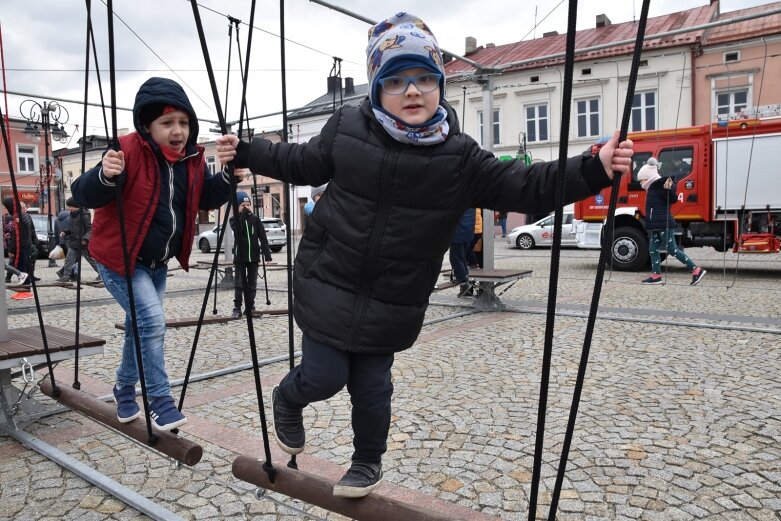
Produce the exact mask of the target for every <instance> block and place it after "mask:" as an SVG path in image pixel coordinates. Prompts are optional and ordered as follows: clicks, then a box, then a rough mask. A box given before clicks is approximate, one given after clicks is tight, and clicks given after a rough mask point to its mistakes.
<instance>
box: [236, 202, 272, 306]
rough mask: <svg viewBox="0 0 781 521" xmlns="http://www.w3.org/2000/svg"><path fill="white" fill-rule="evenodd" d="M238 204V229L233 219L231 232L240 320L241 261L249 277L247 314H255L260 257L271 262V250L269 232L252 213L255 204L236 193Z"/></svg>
mask: <svg viewBox="0 0 781 521" xmlns="http://www.w3.org/2000/svg"><path fill="white" fill-rule="evenodd" d="M236 202H237V203H238V204H239V226H238V229H237V227H236V218H235V217H231V218H230V226H231V230H233V240H234V245H233V255H234V266H235V268H236V269H235V270H234V272H235V275H234V280H235V290H234V295H233V315H232V316H233V318H240V317H241V301H242V299H243V295H244V288H243V286H242V277H241V272H240V271H239V268H240V267H241V263H240V262H239V260H240V259H241V260H242V261H243V264H244V272H245V273H246V275H247V290H248V293H249V295H248V299H249V300H247V302H246V304H247V305H246V306H245V308H244V309H245V310H246V311H247V313H252V311H253V310H254V309H255V293H256V292H257V288H258V263H259V262H260V254H261V252H262V253H263V258H264V259H265V261H266V262H271V249H270V248H269V245H268V239H267V238H266V229H265V228H263V222H262V221H261V220H260V219H258V216H257V215H255V214H254V213H252V202H251V200H250V198H249V195H247V193H246V192H236Z"/></svg>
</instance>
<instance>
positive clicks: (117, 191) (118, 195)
mask: <svg viewBox="0 0 781 521" xmlns="http://www.w3.org/2000/svg"><path fill="white" fill-rule="evenodd" d="M106 8H107V16H108V60H109V90H110V97H111V136H110V138H111V146H113V147H114V148H116V149H119V140H118V139H117V82H116V63H115V62H114V7H113V0H107V1H106ZM119 177H120V176H117V177H116V178H114V180H115V182H116V185H115V187H114V200H115V202H116V205H117V214H118V215H119V233H120V239H121V242H122V259H123V261H124V266H125V285H126V286H127V296H128V302H129V307H130V325H131V327H132V330H133V341H134V342H135V348H136V349H135V350H136V365H137V366H138V379H139V381H140V382H141V398H142V401H143V402H144V417H145V419H146V432H147V436H148V438H149V444H150V445H154V444H155V443H156V442H157V436H156V435H155V434H154V433H153V432H152V420H151V417H150V414H149V396H148V395H147V390H146V378H145V376H144V360H143V356H142V354H141V337H140V335H139V333H138V316H137V314H136V300H135V297H134V294H133V278H132V275H131V273H130V252H129V251H128V245H127V230H126V229H125V211H124V201H123V200H122V184H123V182H122V180H121V179H118V178H119Z"/></svg>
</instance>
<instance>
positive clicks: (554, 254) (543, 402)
mask: <svg viewBox="0 0 781 521" xmlns="http://www.w3.org/2000/svg"><path fill="white" fill-rule="evenodd" d="M577 18H578V1H577V0H570V1H569V14H568V18H567V20H568V24H567V48H566V57H565V60H564V87H563V89H562V93H561V132H560V134H559V135H560V136H561V139H560V141H559V164H558V167H559V169H558V173H557V175H556V196H555V205H554V208H555V217H554V226H553V245H552V246H551V263H550V266H551V267H550V277H549V283H548V311H547V315H546V322H545V344H544V348H543V356H542V374H541V376H540V400H539V403H538V406H537V433H536V435H535V446H534V468H533V471H532V483H531V495H530V497H529V520H530V521H534V520H535V519H536V518H537V495H538V492H539V486H540V474H541V468H542V451H543V447H544V442H545V414H546V411H547V407H548V386H549V381H550V366H551V358H552V356H553V329H554V326H555V322H556V296H557V292H558V282H559V260H560V258H561V232H562V230H563V225H562V223H563V220H564V188H565V186H564V185H565V180H566V175H567V145H568V140H567V136H569V121H570V108H571V103H570V99H571V98H572V74H573V69H574V68H575V37H576V36H577V27H576V23H577Z"/></svg>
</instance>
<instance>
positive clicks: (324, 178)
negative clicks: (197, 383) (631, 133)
mask: <svg viewBox="0 0 781 521" xmlns="http://www.w3.org/2000/svg"><path fill="white" fill-rule="evenodd" d="M367 69H368V78H369V96H368V99H366V100H364V101H363V103H362V104H361V105H360V107H352V106H343V107H341V108H340V109H339V110H337V111H336V113H334V114H333V115H332V116H331V118H330V119H329V120H328V122H327V123H326V124H325V126H324V127H323V129H322V131H321V132H320V134H319V135H318V136H315V137H314V138H312V139H311V140H310V141H309V142H307V143H303V144H294V143H276V144H272V143H271V142H270V141H267V140H265V139H258V138H256V139H253V140H252V142H251V143H249V144H248V143H246V142H243V141H240V140H239V139H238V138H237V137H236V136H222V137H220V138H218V139H217V144H218V147H217V153H218V156H219V158H220V161H222V163H223V164H224V163H226V162H228V161H230V160H234V164H235V166H236V167H246V166H249V168H250V170H252V172H253V173H255V174H261V173H262V174H263V175H265V176H270V177H273V178H275V179H281V180H284V181H285V182H288V183H292V184H297V185H311V186H318V185H321V184H324V183H326V182H329V185H328V195H327V196H326V197H323V198H322V199H321V200H320V202H319V203H318V204H317V207H316V209H315V211H314V212H313V213H312V215H311V217H310V219H309V221H308V223H307V226H306V229H305V230H304V234H303V237H302V238H301V242H300V245H299V250H298V254H297V255H296V260H295V268H294V269H295V277H294V281H293V282H294V292H295V299H294V309H293V312H294V315H295V319H296V322H297V324H298V326H299V327H300V328H301V330H302V331H303V343H302V351H303V357H302V360H301V364H300V365H298V366H297V367H295V368H294V369H293V370H292V371H290V372H289V373H288V374H287V375H286V376H285V377H284V378H283V379H282V381H281V382H280V384H279V386H278V387H276V388H275V389H274V390H273V391H272V409H273V415H274V429H275V432H276V439H277V444H279V445H280V447H281V448H282V449H283V450H285V451H286V452H288V453H290V454H297V453H300V452H301V451H303V450H304V444H305V432H304V424H303V416H302V411H303V409H304V408H305V407H306V406H307V405H308V404H310V403H312V402H315V401H319V400H325V399H327V398H329V397H331V396H333V395H334V394H336V393H337V392H339V391H340V390H341V389H342V388H344V387H345V385H346V386H347V390H348V392H349V393H350V399H351V402H352V407H353V409H352V427H353V432H354V439H353V445H354V448H355V450H354V452H353V455H352V463H351V465H350V468H349V470H347V472H346V473H345V475H344V476H343V477H342V479H341V480H339V482H338V483H337V484H336V486H335V487H334V490H333V493H334V495H335V496H339V497H350V498H354V497H362V496H365V495H366V494H368V493H369V492H371V491H372V490H373V489H374V488H375V487H377V485H378V484H379V483H380V480H381V479H382V455H383V454H384V453H385V451H386V449H387V437H388V430H389V428H390V420H391V395H392V394H393V383H392V380H391V367H392V366H393V360H394V355H395V353H397V352H399V351H403V350H405V349H408V348H409V347H411V346H412V345H413V344H414V343H415V340H416V339H417V337H418V334H419V333H420V330H421V327H422V325H423V319H424V314H425V311H426V307H427V306H428V299H429V296H430V295H431V292H432V291H433V288H434V285H435V283H436V280H437V278H438V276H439V272H440V269H441V267H442V261H443V256H444V254H445V252H446V251H447V249H448V247H449V245H450V239H451V237H452V236H453V232H454V231H455V229H456V226H457V224H458V221H459V219H460V218H461V216H462V215H463V214H464V212H465V211H466V210H467V208H492V209H496V210H499V211H514V212H524V213H528V212H541V211H550V210H552V209H553V205H554V196H555V193H554V187H555V175H556V172H557V169H558V163H557V162H555V161H554V162H550V163H536V164H533V165H530V166H526V165H524V164H523V162H521V161H499V160H498V159H497V158H496V157H494V155H493V154H491V153H490V152H488V151H485V150H482V149H481V148H480V145H478V144H477V143H476V142H475V140H474V139H472V138H471V137H470V136H468V135H466V134H464V133H462V132H461V131H460V129H459V127H458V120H457V117H456V114H455V112H454V111H453V110H452V108H451V107H450V106H449V105H448V104H447V102H446V101H445V100H444V85H445V83H444V82H445V70H444V66H443V62H442V54H441V52H440V50H439V46H438V45H437V41H436V38H435V37H434V35H433V34H432V33H431V31H430V30H429V28H428V27H427V26H426V24H425V23H424V22H423V21H422V20H420V19H419V18H417V17H415V16H414V15H412V14H409V13H399V14H397V15H395V16H392V17H391V18H388V19H387V20H385V21H383V22H380V23H379V24H377V25H375V26H374V27H372V28H371V29H370V30H369V45H368V47H367ZM617 135H618V133H616V134H615V135H614V136H613V138H612V139H611V140H610V141H609V142H608V143H607V145H606V146H604V147H603V148H602V149H601V150H600V151H599V155H598V156H594V157H592V156H591V155H581V156H577V157H574V158H571V159H569V160H568V161H567V165H566V179H565V180H564V182H565V183H566V188H567V189H566V196H567V199H568V202H572V201H576V200H579V199H583V198H585V197H587V196H589V195H590V194H595V193H597V192H599V191H600V190H601V189H602V188H605V187H607V186H609V185H610V182H611V179H612V176H613V172H612V171H613V170H617V171H621V172H626V171H628V170H629V165H630V161H631V159H630V158H631V155H632V150H631V146H632V144H631V142H630V141H626V142H624V143H621V144H620V146H619V143H618V138H617Z"/></svg>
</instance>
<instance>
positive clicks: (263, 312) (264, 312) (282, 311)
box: [252, 308, 287, 317]
mask: <svg viewBox="0 0 781 521" xmlns="http://www.w3.org/2000/svg"><path fill="white" fill-rule="evenodd" d="M263 315H287V308H282V309H263V308H261V309H256V310H255V311H253V312H252V316H253V317H262V316H263Z"/></svg>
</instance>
